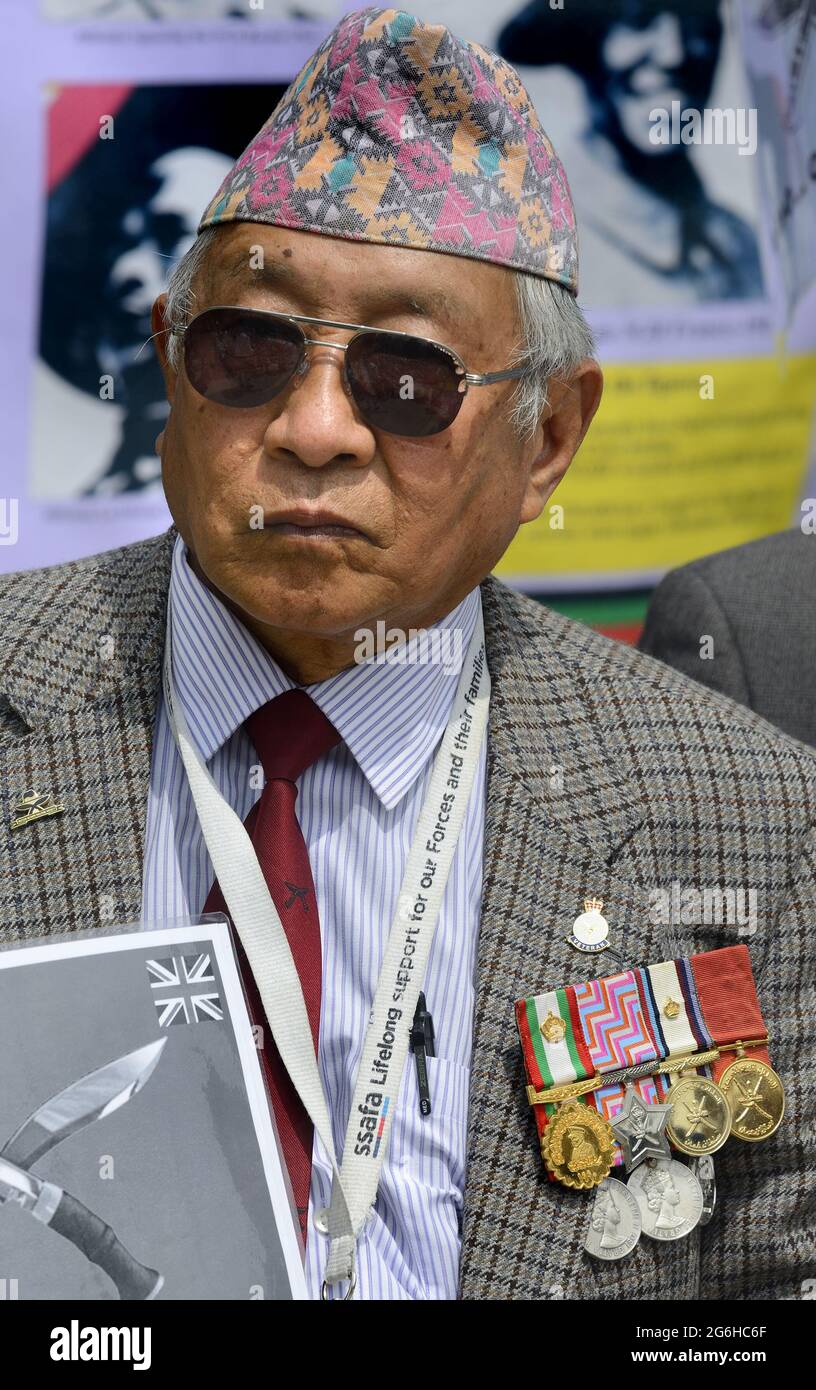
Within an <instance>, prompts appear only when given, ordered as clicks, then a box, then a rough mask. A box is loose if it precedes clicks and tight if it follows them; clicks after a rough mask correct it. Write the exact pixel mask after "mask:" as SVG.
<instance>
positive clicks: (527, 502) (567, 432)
mask: <svg viewBox="0 0 816 1390" xmlns="http://www.w3.org/2000/svg"><path fill="white" fill-rule="evenodd" d="M602 394H603V373H602V371H601V369H600V367H599V365H598V363H597V362H596V361H595V358H594V357H585V358H584V360H583V361H582V362H581V363H580V365H579V366H578V367H577V368H576V370H575V372H574V373H573V375H572V376H571V377H570V379H569V381H568V382H563V381H553V382H550V388H549V397H550V403H549V406H548V407H547V411H548V413H547V414H546V415H545V417H544V419H543V421H542V423H541V425H540V426H539V431H538V434H539V435H540V437H541V447H540V448H539V449H538V452H537V453H536V455H535V458H534V459H533V462H532V465H531V468H530V477H529V480H528V484H527V491H526V493H525V496H524V501H523V503H522V508H521V515H520V517H519V522H520V523H524V522H526V521H535V519H536V517H538V516H540V515H541V513H542V511H543V510H544V507H545V506H546V505H547V502H548V501H549V499H550V497H551V496H552V494H553V493H554V492H555V489H556V488H557V487H558V484H559V483H560V481H561V479H562V478H563V476H564V474H565V473H566V471H567V469H568V468H569V466H570V464H571V463H572V460H573V458H574V457H575V455H576V454H577V452H578V449H579V447H580V445H581V443H582V441H583V438H584V435H585V434H586V432H587V430H588V429H589V426H590V424H591V423H592V417H593V415H594V414H595V411H596V410H597V409H598V406H599V405H600V401H601V395H602Z"/></svg>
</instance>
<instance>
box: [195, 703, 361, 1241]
mask: <svg viewBox="0 0 816 1390" xmlns="http://www.w3.org/2000/svg"><path fill="white" fill-rule="evenodd" d="M245 727H246V730H247V733H248V734H249V736H250V738H251V739H252V742H253V743H254V745H255V748H256V751H257V754H258V757H259V758H260V760H261V764H262V766H263V770H264V777H265V779H266V780H265V784H264V789H263V792H262V793H261V797H260V799H259V800H258V801H257V802H256V803H255V805H254V806H253V807H252V810H251V811H250V813H249V815H248V816H247V818H246V820H245V821H244V825H245V826H246V829H247V831H248V832H249V834H250V836H251V837H252V843H253V846H254V848H255V853H256V854H257V856H258V862H259V863H260V866H261V869H262V871H263V876H264V878H265V879H266V882H267V885H268V887H269V891H270V893H271V894H272V900H273V902H274V904H275V906H276V908H277V909H278V913H279V915H280V919H281V922H282V923H283V929H284V931H285V932H286V936H287V939H288V941H289V945H290V947H291V951H292V955H293V957H294V961H295V965H296V966H297V971H298V974H299V976H300V983H301V986H302V988H303V997H304V999H305V1001H306V1009H307V1012H308V1015H309V1024H310V1026H311V1030H312V1039H313V1041H314V1047H315V1055H316V1054H317V1040H318V1035H319V1029H320V987H321V982H322V976H323V968H322V956H321V949H320V919H319V917H318V914H317V898H316V896H315V889H314V882H313V879H312V870H311V866H310V864H309V855H308V851H307V849H306V842H305V840H304V838H303V834H302V832H301V829H300V825H299V824H298V818H297V816H296V815H295V801H296V799H297V787H296V786H295V782H296V780H297V778H298V777H300V776H301V774H302V773H303V772H305V771H306V768H307V767H310V766H311V764H312V763H314V762H317V759H318V758H320V757H322V755H323V754H324V753H326V752H328V750H329V749H330V748H332V747H333V746H334V744H335V743H339V741H340V735H339V734H338V732H337V730H336V729H335V727H334V725H333V724H332V723H331V721H330V720H328V719H327V718H326V716H325V714H323V712H322V710H320V709H318V707H317V705H316V704H315V702H314V700H312V699H311V698H310V696H308V695H307V694H306V692H305V690H287V691H285V692H284V694H283V695H277V696H276V697H275V699H274V700H269V701H268V702H267V703H266V704H265V705H262V706H261V708H260V709H259V710H256V712H255V713H254V714H252V715H250V717H249V719H248V720H247V721H246V726H245ZM203 910H204V912H225V913H227V915H228V916H229V909H228V908H227V906H226V903H225V902H224V898H223V895H222V893H221V889H220V887H219V884H218V881H217V880H216V882H215V883H214V884H213V886H212V888H211V889H210V892H209V894H208V895H207V901H206V902H205V904H204V908H203ZM233 939H234V941H235V946H236V952H237V955H238V962H239V965H240V968H241V974H242V976H243V980H244V985H245V988H246V992H247V999H248V1001H249V1011H250V1014H251V1016H252V1022H253V1024H255V1025H260V1026H261V1028H262V1029H263V1042H264V1046H263V1050H262V1052H261V1059H262V1062H263V1068H264V1072H265V1074H266V1082H267V1087H268V1090H269V1095H270V1099H271V1101H272V1106H273V1109H274V1113H275V1122H276V1124H277V1127H278V1136H279V1138H280V1142H281V1148H282V1150H283V1157H284V1161H285V1163H286V1167H287V1169H288V1170H289V1178H290V1181H291V1183H292V1191H293V1194H294V1199H295V1205H296V1207H297V1210H298V1215H299V1217H300V1228H301V1231H302V1232H303V1236H304V1239H305V1237H306V1221H307V1217H308V1213H309V1184H310V1182H311V1176H312V1122H311V1120H310V1119H309V1116H308V1115H307V1113H306V1111H305V1109H304V1107H303V1104H302V1102H301V1100H300V1097H299V1096H298V1093H297V1091H296V1090H295V1088H294V1086H293V1085H292V1082H291V1081H290V1079H289V1073H288V1072H287V1070H286V1068H285V1067H284V1065H283V1062H282V1061H281V1058H280V1054H279V1052H278V1049H277V1048H276V1046H275V1043H274V1041H273V1038H272V1032H271V1029H270V1028H269V1025H268V1023H267V1019H266V1015H265V1013H264V1008H263V1004H262V1003H261V997H260V994H259V992H258V987H257V985H256V983H255V980H254V978H253V976H252V972H251V970H250V968H249V962H248V961H247V958H246V955H245V953H244V949H243V946H242V945H241V942H240V940H239V939H238V935H237V933H234V935H233Z"/></svg>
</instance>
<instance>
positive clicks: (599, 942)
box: [567, 898, 609, 954]
mask: <svg viewBox="0 0 816 1390" xmlns="http://www.w3.org/2000/svg"><path fill="white" fill-rule="evenodd" d="M602 907H603V902H602V901H601V899H600V898H585V899H584V910H583V912H581V913H580V914H579V915H578V916H577V917H576V919H575V921H574V922H573V924H572V931H571V932H570V935H569V936H568V937H567V941H568V942H569V944H570V946H574V947H575V949H576V951H583V952H585V953H587V954H594V953H595V952H596V951H605V950H606V948H607V946H608V945H609V942H608V941H607V937H608V936H609V923H608V922H607V920H606V918H605V917H603V916H602V915H601V908H602Z"/></svg>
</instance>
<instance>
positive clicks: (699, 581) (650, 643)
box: [638, 566, 751, 705]
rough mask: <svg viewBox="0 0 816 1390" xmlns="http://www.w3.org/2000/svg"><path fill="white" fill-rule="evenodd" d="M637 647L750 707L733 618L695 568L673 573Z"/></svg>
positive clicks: (653, 605)
mask: <svg viewBox="0 0 816 1390" xmlns="http://www.w3.org/2000/svg"><path fill="white" fill-rule="evenodd" d="M638 645H639V647H640V650H641V651H643V652H647V653H648V655H649V656H656V657H657V658H658V660H659V661H664V662H665V663H666V665H667V666H673V667H674V669H675V671H682V673H683V675H684V676H691V678H692V680H695V681H699V682H700V683H701V685H707V686H709V687H710V688H711V689H712V690H719V691H720V692H721V693H722V694H723V695H730V696H731V699H732V700H737V701H739V703H740V704H741V705H750V704H751V698H750V686H749V682H748V675H747V673H746V670H745V666H744V664H743V659H742V653H741V652H740V648H739V645H738V643H737V640H736V636H735V634H734V632H733V629H732V627H731V624H730V622H729V616H728V613H727V612H726V611H725V610H724V609H723V608H722V607H721V606H720V603H719V601H718V599H717V596H716V594H715V593H714V592H713V590H712V589H711V588H709V586H708V584H707V583H706V581H705V579H704V577H703V576H702V575H701V574H699V573H697V572H695V571H694V569H693V568H692V567H691V566H686V567H685V568H684V569H679V570H673V571H672V573H671V574H667V575H666V578H665V579H663V580H662V581H661V582H660V584H658V586H657V588H656V589H655V591H654V594H653V595H652V601H651V603H650V605H649V611H648V613H647V614H646V623H645V626H644V629H643V633H642V635H641V638H640V642H639V643H638ZM709 653H710V654H709Z"/></svg>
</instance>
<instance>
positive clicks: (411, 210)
mask: <svg viewBox="0 0 816 1390" xmlns="http://www.w3.org/2000/svg"><path fill="white" fill-rule="evenodd" d="M224 222H266V223H270V224H271V225H273V226H276V227H289V228H291V229H293V230H296V231H306V232H322V233H323V234H324V235H326V236H331V237H342V238H345V239H348V240H351V241H369V242H376V243H380V244H383V245H397V246H407V247H410V248H413V249H418V250H426V251H443V252H447V253H450V254H453V255H457V256H467V257H470V258H472V259H473V260H478V261H492V262H493V263H494V264H496V265H504V266H509V267H511V268H513V269H515V270H521V271H526V272H528V273H529V274H532V275H539V276H542V277H543V278H544V279H548V280H554V281H556V282H557V283H559V284H561V285H565V286H566V287H567V289H569V290H571V291H572V293H573V294H577V292H578V244H577V235H576V227H575V212H574V209H573V205H572V198H571V196H570V191H569V185H568V184H567V179H566V175H565V173H564V169H563V166H562V165H561V162H560V160H559V159H558V156H557V155H556V153H555V151H554V149H553V147H552V145H551V144H550V142H549V140H548V139H547V136H546V135H545V133H544V131H543V129H542V127H541V123H540V121H539V119H538V116H537V115H536V112H535V109H534V107H533V103H532V101H531V100H530V97H529V95H528V93H527V92H526V90H525V88H524V85H523V83H522V81H521V79H520V77H519V76H518V73H517V72H516V71H515V69H514V68H512V67H511V66H510V64H509V63H506V62H505V61H504V59H503V58H500V57H498V56H497V55H496V54H494V53H490V52H488V50H487V49H485V48H482V46H481V45H480V44H477V43H470V42H467V41H466V40H464V39H460V38H457V37H456V35H454V34H452V33H451V32H450V31H449V30H448V29H446V28H445V26H444V25H442V24H429V23H426V22H425V21H424V20H422V19H417V18H415V17H414V16H413V15H410V14H405V13H404V12H403V11H401V10H394V9H374V8H368V9H364V10H357V11H354V12H352V13H351V14H348V15H347V16H346V17H345V18H344V19H343V20H341V22H340V23H339V24H338V25H337V26H336V28H335V29H333V30H332V32H331V33H330V34H329V35H328V37H327V38H326V39H325V40H324V42H323V43H322V44H321V45H320V47H319V48H318V49H317V51H316V52H315V53H314V54H313V55H312V57H311V58H310V59H309V60H308V62H307V63H306V64H305V65H304V67H303V68H302V69H301V71H300V72H299V73H298V75H297V77H295V79H294V80H293V81H292V82H291V83H290V85H289V87H288V88H287V89H286V91H285V92H284V94H283V96H282V98H281V100H280V102H279V103H278V105H277V106H276V108H275V110H274V111H273V112H272V115H271V116H270V117H269V119H268V120H267V121H266V122H265V124H264V125H263V126H262V127H261V129H260V130H259V132H258V134H257V135H256V136H255V138H254V139H253V140H252V141H250V143H249V145H248V146H247V148H246V149H245V150H244V153H243V154H242V155H241V156H240V158H239V159H238V160H237V162H236V163H235V165H234V166H233V168H232V169H231V170H230V172H229V173H228V174H227V176H226V178H225V179H224V181H223V183H222V185H221V187H220V188H219V190H218V192H217V193H216V195H215V197H214V198H213V199H212V201H211V202H210V204H209V206H208V207H207V209H206V211H205V212H204V215H203V217H202V219H201V222H200V224H199V228H198V230H199V232H201V231H203V230H204V229H205V228H206V227H214V226H220V225H221V224H222V223H224Z"/></svg>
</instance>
